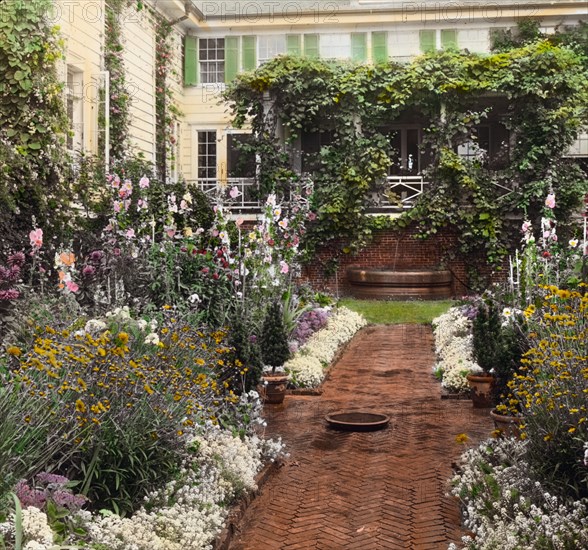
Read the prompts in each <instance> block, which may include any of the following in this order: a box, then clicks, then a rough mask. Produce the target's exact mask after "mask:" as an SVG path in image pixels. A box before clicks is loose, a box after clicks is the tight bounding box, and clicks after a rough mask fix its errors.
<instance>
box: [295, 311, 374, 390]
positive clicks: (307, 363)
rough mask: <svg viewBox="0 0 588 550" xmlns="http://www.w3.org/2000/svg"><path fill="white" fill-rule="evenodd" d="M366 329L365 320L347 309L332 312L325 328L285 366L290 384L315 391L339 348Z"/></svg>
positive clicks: (309, 340)
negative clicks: (363, 328)
mask: <svg viewBox="0 0 588 550" xmlns="http://www.w3.org/2000/svg"><path fill="white" fill-rule="evenodd" d="M365 325H367V321H366V320H365V318H364V317H363V316H362V315H360V314H359V313H356V312H355V311H351V310H350V309H347V308H346V307H340V308H338V309H337V310H336V311H334V312H333V313H332V314H331V316H330V317H329V320H328V321H327V324H326V325H325V327H323V328H322V329H321V330H319V331H318V332H315V333H314V334H313V335H312V336H311V337H310V338H309V339H308V341H307V342H306V344H304V346H302V347H301V348H300V349H299V350H298V351H297V352H296V353H295V354H294V357H292V359H290V360H289V361H287V362H286V363H285V364H284V369H285V370H286V372H288V373H289V374H290V380H291V382H292V383H293V384H294V385H295V386H297V387H301V388H316V387H317V386H319V385H320V384H321V382H322V381H323V380H324V378H325V375H326V368H327V367H328V366H329V365H330V364H331V362H332V361H333V359H334V358H335V356H336V355H337V352H338V351H339V350H340V348H341V346H343V345H344V344H346V343H347V342H349V340H351V338H353V336H354V335H355V333H356V332H357V331H358V330H359V329H360V328H362V327H364V326H365Z"/></svg>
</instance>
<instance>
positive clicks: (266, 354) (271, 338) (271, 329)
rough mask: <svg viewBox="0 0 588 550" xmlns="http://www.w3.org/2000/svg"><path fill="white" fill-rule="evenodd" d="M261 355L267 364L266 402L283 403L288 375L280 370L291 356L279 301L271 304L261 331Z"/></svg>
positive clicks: (265, 374) (264, 376) (264, 379)
mask: <svg viewBox="0 0 588 550" xmlns="http://www.w3.org/2000/svg"><path fill="white" fill-rule="evenodd" d="M259 346H260V349H261V357H262V359H263V363H264V365H265V367H264V372H265V371H271V374H270V373H269V372H268V373H264V375H263V385H264V400H265V402H266V403H282V401H284V396H285V395H286V387H287V385H288V376H287V375H286V374H285V373H283V372H278V373H277V372H276V371H280V370H281V369H282V367H283V365H284V363H285V362H286V361H287V360H288V358H289V357H290V349H289V348H288V336H287V334H286V329H285V327H284V317H283V313H282V307H281V305H280V303H279V302H277V301H274V302H272V303H271V304H270V306H269V308H268V310H267V312H266V315H265V319H264V321H263V328H262V331H261V338H260V341H259Z"/></svg>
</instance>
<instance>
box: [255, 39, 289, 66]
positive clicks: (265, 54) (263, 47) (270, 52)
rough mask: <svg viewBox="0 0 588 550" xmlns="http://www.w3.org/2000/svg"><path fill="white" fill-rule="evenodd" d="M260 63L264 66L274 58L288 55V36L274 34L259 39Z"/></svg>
mask: <svg viewBox="0 0 588 550" xmlns="http://www.w3.org/2000/svg"><path fill="white" fill-rule="evenodd" d="M257 44H258V46H257V47H258V52H259V55H258V56H257V57H258V61H259V64H260V65H262V64H263V63H265V62H266V61H269V60H270V59H273V58H274V57H276V56H278V55H280V54H284V53H286V35H285V34H272V35H268V36H258V37H257Z"/></svg>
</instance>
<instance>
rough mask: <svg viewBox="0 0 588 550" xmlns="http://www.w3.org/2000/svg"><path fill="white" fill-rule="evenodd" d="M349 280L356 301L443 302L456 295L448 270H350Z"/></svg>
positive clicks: (354, 268)
mask: <svg viewBox="0 0 588 550" xmlns="http://www.w3.org/2000/svg"><path fill="white" fill-rule="evenodd" d="M347 280H348V281H349V283H350V286H351V294H352V295H353V296H354V297H355V298H364V299H372V300H406V299H420V300H441V299H444V298H450V297H451V296H452V294H453V292H452V280H453V277H452V274H451V271H449V270H445V269H406V270H401V269H393V268H390V267H369V268H362V267H350V268H348V269H347Z"/></svg>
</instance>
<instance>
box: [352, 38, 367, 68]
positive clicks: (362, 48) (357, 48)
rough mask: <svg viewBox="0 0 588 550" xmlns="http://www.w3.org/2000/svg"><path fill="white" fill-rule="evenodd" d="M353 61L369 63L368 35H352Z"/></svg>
mask: <svg viewBox="0 0 588 550" xmlns="http://www.w3.org/2000/svg"><path fill="white" fill-rule="evenodd" d="M351 59H353V61H359V62H364V61H367V34H366V33H365V32H354V33H351Z"/></svg>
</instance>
